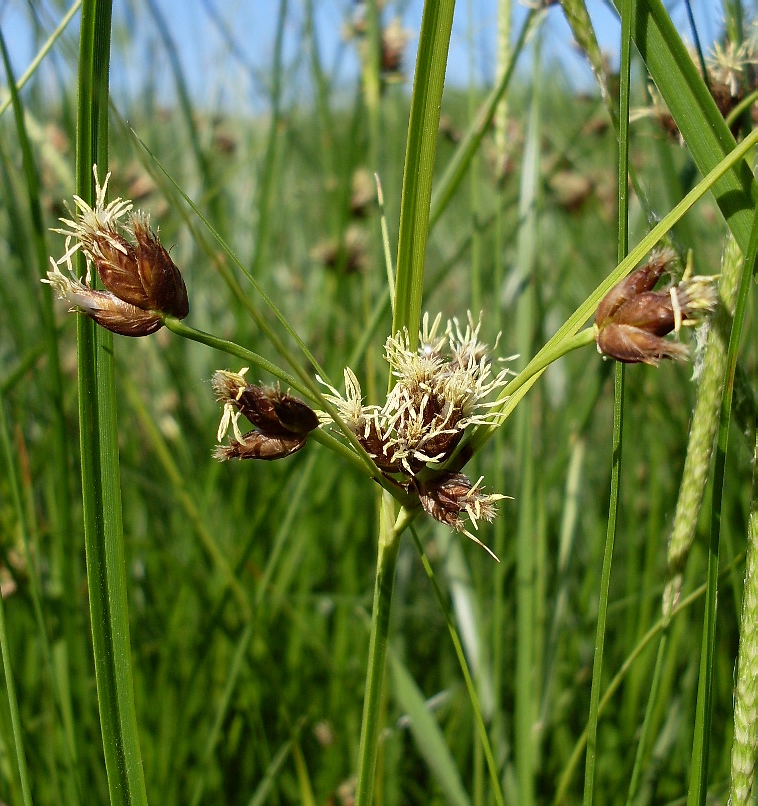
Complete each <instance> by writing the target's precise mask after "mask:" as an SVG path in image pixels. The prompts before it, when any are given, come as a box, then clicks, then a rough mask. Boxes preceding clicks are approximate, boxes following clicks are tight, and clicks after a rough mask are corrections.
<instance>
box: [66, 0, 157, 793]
mask: <svg viewBox="0 0 758 806" xmlns="http://www.w3.org/2000/svg"><path fill="white" fill-rule="evenodd" d="M111 11H112V7H111V2H110V0H84V3H83V6H82V22H81V34H80V47H79V101H78V113H77V144H76V145H77V148H76V185H77V193H78V195H79V196H80V198H82V199H84V201H85V202H87V203H88V204H92V202H93V196H94V194H93V186H92V165H93V163H94V162H97V163H98V164H99V165H100V166H101V167H102V168H104V167H105V166H106V165H107V163H108V68H109V61H110V35H111ZM77 262H78V265H77V269H78V271H79V273H80V274H84V258H83V255H82V254H81V252H80V253H79V254H78V256H77ZM77 346H78V393H79V394H78V398H79V435H80V446H81V451H80V453H81V463H82V503H83V513H84V540H85V550H86V564H87V590H88V595H89V605H90V623H91V628H92V644H93V654H94V659H95V678H96V681H97V699H98V707H99V713H100V725H101V732H102V740H103V752H104V756H105V766H106V771H107V775H108V789H109V793H110V802H111V804H112V806H145V804H147V793H146V790H145V778H144V772H143V768H142V754H141V751H140V741H139V732H138V729H137V715H136V710H135V705H134V684H133V677H132V660H131V646H130V640H129V606H128V600H127V582H126V557H125V551H124V533H123V521H122V510H121V479H120V471H119V456H118V423H117V413H116V409H117V406H116V386H115V370H114V356H113V334H112V333H109V332H108V331H106V330H103V329H96V328H95V325H94V322H92V321H91V320H89V319H87V318H86V317H84V316H80V317H78V320H77Z"/></svg>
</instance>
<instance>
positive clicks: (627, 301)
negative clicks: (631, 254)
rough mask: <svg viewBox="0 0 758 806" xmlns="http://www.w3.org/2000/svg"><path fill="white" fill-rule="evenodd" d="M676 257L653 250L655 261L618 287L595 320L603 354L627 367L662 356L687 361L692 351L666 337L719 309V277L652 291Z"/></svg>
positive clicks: (690, 279) (654, 361)
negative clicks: (717, 292) (716, 308)
mask: <svg viewBox="0 0 758 806" xmlns="http://www.w3.org/2000/svg"><path fill="white" fill-rule="evenodd" d="M675 257H676V256H675V254H674V253H673V252H672V251H671V250H670V249H661V250H658V251H656V252H654V253H653V254H652V255H651V257H650V260H649V261H648V262H647V263H646V264H645V265H644V266H641V267H640V268H639V269H637V270H636V271H634V272H632V273H631V274H630V275H629V276H628V277H626V278H625V279H624V280H622V281H621V282H620V283H618V284H617V285H616V286H614V287H613V288H612V289H611V290H610V291H609V292H608V293H607V294H606V296H605V297H604V298H603V300H602V301H601V302H600V305H599V306H598V309H597V314H596V316H595V341H596V343H597V348H598V351H599V352H600V353H601V354H602V355H604V356H608V357H610V358H615V359H616V360H617V361H623V362H625V363H629V364H634V363H640V362H641V363H645V364H652V365H656V364H658V362H659V361H660V360H661V359H663V358H684V357H686V356H687V348H686V347H685V346H684V345H683V344H680V343H679V342H672V341H669V340H667V339H664V338H663V336H666V335H667V334H669V333H671V332H672V331H673V332H676V333H678V332H679V330H680V329H681V327H682V325H688V326H691V325H696V324H699V323H700V322H701V321H702V320H703V319H704V318H705V317H706V316H707V315H708V314H709V313H710V312H711V311H712V310H713V309H714V307H715V306H716V302H717V296H716V279H717V278H716V277H710V276H709V277H701V276H697V277H686V276H685V278H684V279H683V280H682V281H681V282H680V283H679V284H676V285H671V286H669V287H667V288H665V289H663V290H661V291H653V290H652V289H653V287H654V286H655V284H656V283H657V282H658V280H659V279H660V278H661V276H662V275H663V273H664V272H665V271H666V270H667V269H668V267H669V265H670V264H671V263H672V262H673V261H674V259H675Z"/></svg>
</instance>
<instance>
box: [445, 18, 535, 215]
mask: <svg viewBox="0 0 758 806" xmlns="http://www.w3.org/2000/svg"><path fill="white" fill-rule="evenodd" d="M541 21H542V15H540V14H538V13H536V12H535V11H530V12H529V14H528V15H527V17H526V19H525V20H524V24H523V25H522V26H521V30H520V31H519V35H518V39H517V40H516V42H515V44H514V45H513V48H512V49H511V50H510V52H509V58H508V64H507V66H506V67H505V69H504V70H503V72H502V75H501V76H500V80H499V81H498V83H497V84H496V85H495V86H494V87H493V88H492V89H491V90H490V93H489V95H488V96H487V98H486V99H485V101H484V103H483V104H482V107H481V109H480V110H479V112H478V113H477V115H476V117H475V118H474V120H473V121H472V123H471V125H470V126H469V129H468V131H467V132H466V134H465V135H464V136H463V139H462V140H461V142H460V144H459V145H458V148H457V149H456V151H455V154H454V155H453V157H452V159H451V160H450V161H449V162H448V164H447V167H446V168H445V172H444V173H443V174H442V176H441V177H440V180H439V182H438V183H437V187H436V188H435V190H434V194H433V195H432V202H431V205H432V206H431V212H430V214H429V228H430V229H431V228H432V227H433V226H434V225H435V224H436V223H437V221H438V220H439V217H440V216H441V215H442V213H443V212H444V211H445V209H446V208H447V205H448V204H449V202H450V199H452V197H453V194H454V193H455V191H456V189H457V188H458V185H459V184H460V183H461V180H462V179H463V177H464V175H465V173H466V170H467V169H468V167H469V165H470V164H471V160H472V159H473V158H474V154H476V153H477V151H478V150H479V147H480V146H481V144H482V140H483V139H484V136H485V135H486V134H487V129H488V127H489V125H490V121H491V120H492V116H493V115H494V114H495V110H496V109H497V107H498V104H499V103H500V102H501V101H502V100H503V98H504V97H505V94H506V92H507V90H508V87H509V86H510V83H511V79H512V77H513V73H514V70H515V69H516V62H517V61H518V57H519V56H520V55H521V51H522V50H523V49H524V46H525V45H526V43H527V41H528V40H529V37H530V36H531V35H532V34H533V33H534V32H535V30H536V29H537V28H538V26H539V24H540V22H541Z"/></svg>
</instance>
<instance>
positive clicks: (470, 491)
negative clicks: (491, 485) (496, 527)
mask: <svg viewBox="0 0 758 806" xmlns="http://www.w3.org/2000/svg"><path fill="white" fill-rule="evenodd" d="M482 480H483V477H480V478H479V480H478V481H477V482H476V484H473V485H472V484H471V481H470V479H469V478H468V476H466V475H465V474H464V473H444V474H443V475H441V476H438V477H437V478H435V479H433V480H432V481H429V482H423V483H421V484H420V485H419V500H420V501H421V506H422V507H423V508H424V510H425V511H426V512H427V513H428V514H429V515H431V516H432V517H433V518H434V519H435V520H437V521H440V523H444V524H447V525H448V526H452V527H453V529H455V530H456V531H457V532H462V533H463V534H465V535H466V537H468V538H470V539H471V540H473V541H474V542H475V543H478V544H479V545H480V546H481V547H482V548H483V549H484V550H485V551H486V552H487V553H488V554H490V555H491V556H492V557H494V558H495V559H496V560H497V557H495V555H494V554H493V553H492V552H491V551H490V549H488V548H487V546H485V545H484V543H482V542H481V541H480V540H479V539H478V538H477V537H476V536H475V535H473V534H471V532H469V531H468V530H467V529H466V524H465V521H464V520H463V517H462V516H463V514H466V515H468V517H469V519H470V521H471V525H472V526H473V527H474V529H478V528H479V524H478V521H480V520H485V521H487V522H488V523H490V522H492V521H493V520H494V519H495V516H496V515H497V507H496V505H495V502H496V501H499V500H501V499H503V498H505V497H506V496H504V495H499V494H498V493H490V494H486V493H484V492H482V490H481V487H480V485H481V483H482Z"/></svg>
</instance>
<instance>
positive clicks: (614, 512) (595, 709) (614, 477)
mask: <svg viewBox="0 0 758 806" xmlns="http://www.w3.org/2000/svg"><path fill="white" fill-rule="evenodd" d="M623 424H624V365H623V364H621V363H619V364H617V365H616V376H615V384H614V398H613V465H612V470H611V500H610V504H609V506H608V510H609V511H608V529H607V532H606V539H605V549H604V551H603V570H602V574H601V577H600V596H599V607H598V616H597V631H596V634H595V656H594V658H593V661H592V690H591V692H590V716H589V721H588V724H587V760H586V768H585V778H584V806H591V804H592V803H593V800H594V794H595V758H596V752H597V724H598V720H599V717H600V713H599V706H600V686H601V676H602V670H603V649H604V648H605V625H606V619H607V616H608V594H609V591H610V585H611V563H612V561H613V545H614V543H615V539H616V520H617V518H618V509H619V489H620V481H621V432H622V429H623Z"/></svg>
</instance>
